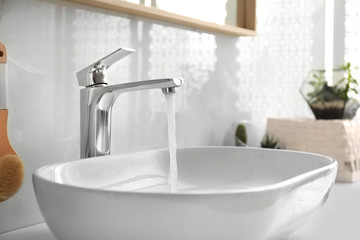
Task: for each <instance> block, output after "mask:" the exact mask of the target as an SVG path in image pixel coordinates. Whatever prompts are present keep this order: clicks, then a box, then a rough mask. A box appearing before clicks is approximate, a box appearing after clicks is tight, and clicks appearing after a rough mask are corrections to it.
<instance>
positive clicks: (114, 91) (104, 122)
mask: <svg viewBox="0 0 360 240" xmlns="http://www.w3.org/2000/svg"><path fill="white" fill-rule="evenodd" d="M182 84H183V79H182V78H166V79H155V80H147V81H138V82H130V83H122V84H116V85H110V86H107V85H93V86H88V87H86V88H83V89H81V91H80V101H81V102H80V110H81V114H80V115H81V116H80V122H81V136H80V137H81V146H80V147H81V150H80V157H81V158H88V157H96V156H103V155H109V154H110V147H111V112H112V111H111V110H112V106H113V104H114V102H115V101H116V99H117V97H118V96H119V95H120V94H121V93H124V92H131V91H139V90H147V89H162V91H163V92H164V93H165V94H167V93H174V92H175V88H177V87H180V86H181V85H182Z"/></svg>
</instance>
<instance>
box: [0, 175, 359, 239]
mask: <svg viewBox="0 0 360 240" xmlns="http://www.w3.org/2000/svg"><path fill="white" fill-rule="evenodd" d="M359 220H360V182H358V183H354V184H342V183H336V184H335V186H334V188H333V190H332V192H331V194H330V197H329V200H328V201H327V202H326V205H325V207H324V208H323V209H322V210H321V212H320V213H319V214H318V215H317V216H316V217H315V218H313V219H312V220H311V221H309V222H308V223H307V224H306V225H305V226H303V227H302V228H301V229H299V230H298V231H297V232H295V233H294V234H293V235H292V236H291V237H290V239H288V240H359V239H360V227H359ZM0 240H56V239H55V237H54V236H52V234H51V233H50V231H49V229H48V228H47V226H46V224H44V223H42V224H38V225H34V226H30V227H27V228H23V229H19V230H16V231H12V232H8V233H4V234H0ZM84 240H85V239H84Z"/></svg>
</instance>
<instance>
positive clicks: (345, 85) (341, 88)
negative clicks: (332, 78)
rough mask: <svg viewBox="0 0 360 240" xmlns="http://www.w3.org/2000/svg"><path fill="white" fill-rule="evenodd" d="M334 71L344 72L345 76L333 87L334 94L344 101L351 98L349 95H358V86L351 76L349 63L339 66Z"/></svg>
mask: <svg viewBox="0 0 360 240" xmlns="http://www.w3.org/2000/svg"><path fill="white" fill-rule="evenodd" d="M336 70H337V71H339V70H340V71H344V72H345V76H344V77H343V78H341V79H340V80H339V81H338V82H337V83H336V84H335V85H334V89H335V92H336V94H337V95H338V96H339V97H341V99H343V100H344V101H348V100H349V99H350V97H351V93H355V94H358V93H359V91H358V85H359V84H358V82H357V80H356V79H355V78H354V77H353V75H352V72H351V64H350V63H349V62H348V63H345V64H344V65H342V66H339V68H338V69H336ZM336 70H335V71H336Z"/></svg>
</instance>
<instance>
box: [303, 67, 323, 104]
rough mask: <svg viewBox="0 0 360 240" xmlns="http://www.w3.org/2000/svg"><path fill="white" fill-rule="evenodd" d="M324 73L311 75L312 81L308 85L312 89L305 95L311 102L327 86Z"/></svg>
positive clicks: (321, 71)
mask: <svg viewBox="0 0 360 240" xmlns="http://www.w3.org/2000/svg"><path fill="white" fill-rule="evenodd" d="M324 73H325V70H319V72H318V73H313V74H312V77H313V79H312V80H310V81H309V82H308V84H310V85H311V86H312V87H313V90H312V91H311V92H309V93H308V94H307V95H308V97H309V98H310V101H311V102H312V101H315V100H316V99H317V95H318V93H319V92H320V91H321V90H322V89H323V88H324V86H326V85H327V83H326V81H325V75H324Z"/></svg>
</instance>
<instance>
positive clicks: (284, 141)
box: [266, 118, 360, 182]
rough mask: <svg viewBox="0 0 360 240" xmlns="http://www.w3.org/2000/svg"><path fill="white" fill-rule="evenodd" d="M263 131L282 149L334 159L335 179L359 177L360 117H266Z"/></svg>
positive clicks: (355, 178)
mask: <svg viewBox="0 0 360 240" xmlns="http://www.w3.org/2000/svg"><path fill="white" fill-rule="evenodd" d="M266 132H267V133H268V134H272V135H275V136H276V137H277V138H278V139H279V140H280V144H281V145H282V146H284V147H285V148H286V149H291V150H298V151H305V152H313V153H318V154H323V155H327V156H329V157H332V158H334V159H336V160H337V161H338V164H339V168H338V176H337V180H338V181H345V182H353V181H357V180H359V179H360V165H359V163H360V155H359V153H360V120H314V119H284V118H270V119H268V121H267V127H266Z"/></svg>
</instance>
